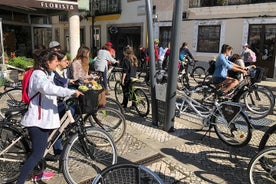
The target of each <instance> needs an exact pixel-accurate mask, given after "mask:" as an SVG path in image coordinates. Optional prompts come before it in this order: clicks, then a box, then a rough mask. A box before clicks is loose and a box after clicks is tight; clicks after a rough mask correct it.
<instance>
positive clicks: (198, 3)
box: [189, 0, 275, 8]
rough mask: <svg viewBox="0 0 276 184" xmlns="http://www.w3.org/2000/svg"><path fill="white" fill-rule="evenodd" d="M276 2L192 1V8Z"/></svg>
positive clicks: (270, 1) (236, 0)
mask: <svg viewBox="0 0 276 184" xmlns="http://www.w3.org/2000/svg"><path fill="white" fill-rule="evenodd" d="M272 2H275V0H190V1H189V7H190V8H198V7H210V6H230V5H242V4H256V3H272Z"/></svg>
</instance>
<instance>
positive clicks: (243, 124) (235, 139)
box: [176, 88, 253, 147]
mask: <svg viewBox="0 0 276 184" xmlns="http://www.w3.org/2000/svg"><path fill="white" fill-rule="evenodd" d="M198 90H199V88H198ZM195 92H196V90H193V91H191V90H190V91H188V90H187V89H186V91H180V93H181V95H182V96H181V101H180V102H176V115H177V116H180V115H181V114H184V112H185V111H186V110H187V109H188V108H189V109H191V110H193V111H194V112H195V113H196V115H198V116H200V117H201V118H202V119H203V120H202V122H203V127H208V128H209V129H208V130H207V131H206V134H207V132H208V131H210V130H211V129H212V128H213V127H214V129H215V132H216V134H217V136H218V137H219V139H220V140H221V141H222V142H224V143H225V144H227V145H229V146H233V147H241V146H245V145H247V144H248V142H249V141H250V140H251V136H252V128H253V127H252V125H251V123H250V121H249V119H248V116H247V115H246V113H245V112H244V110H243V108H242V106H241V105H240V104H239V103H234V102H229V101H224V102H220V101H218V99H216V100H215V101H214V106H213V107H210V106H206V105H204V104H202V103H200V102H198V101H196V100H195V99H193V98H192V97H191V96H190V95H191V93H195ZM206 134H205V135H206Z"/></svg>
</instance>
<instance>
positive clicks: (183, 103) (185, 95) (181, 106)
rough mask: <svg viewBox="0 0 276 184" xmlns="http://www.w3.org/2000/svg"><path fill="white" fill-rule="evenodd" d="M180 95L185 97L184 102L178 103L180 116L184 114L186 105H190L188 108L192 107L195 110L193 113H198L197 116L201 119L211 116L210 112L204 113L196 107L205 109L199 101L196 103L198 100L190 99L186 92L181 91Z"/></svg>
mask: <svg viewBox="0 0 276 184" xmlns="http://www.w3.org/2000/svg"><path fill="white" fill-rule="evenodd" d="M180 93H181V94H182V95H183V98H182V102H181V103H177V102H176V109H177V110H179V112H180V114H181V113H182V114H183V111H182V109H183V108H184V106H185V104H188V106H189V107H191V108H192V109H193V111H194V112H196V114H198V115H199V116H200V117H202V118H206V117H208V116H209V115H210V111H208V112H206V113H204V112H201V111H199V110H198V109H197V108H196V106H200V107H202V108H205V107H203V106H202V105H201V104H200V103H199V102H198V101H196V100H194V99H192V98H191V97H189V96H188V95H187V94H186V93H185V92H184V91H181V92H180ZM194 104H195V105H194Z"/></svg>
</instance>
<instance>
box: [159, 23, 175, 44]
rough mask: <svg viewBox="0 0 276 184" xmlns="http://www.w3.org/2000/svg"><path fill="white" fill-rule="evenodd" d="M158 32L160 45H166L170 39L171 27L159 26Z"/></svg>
mask: <svg viewBox="0 0 276 184" xmlns="http://www.w3.org/2000/svg"><path fill="white" fill-rule="evenodd" d="M159 34H160V35H159V38H160V42H161V43H162V46H163V47H168V45H169V43H170V40H171V34H172V27H160V31H159Z"/></svg>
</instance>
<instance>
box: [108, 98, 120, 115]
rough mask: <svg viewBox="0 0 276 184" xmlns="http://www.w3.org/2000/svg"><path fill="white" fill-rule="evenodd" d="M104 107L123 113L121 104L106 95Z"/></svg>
mask: <svg viewBox="0 0 276 184" xmlns="http://www.w3.org/2000/svg"><path fill="white" fill-rule="evenodd" d="M105 107H108V108H111V109H115V110H118V111H119V112H121V113H122V114H124V109H123V107H122V106H121V104H120V103H119V102H117V101H116V100H114V99H113V98H110V97H106V104H105Z"/></svg>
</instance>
